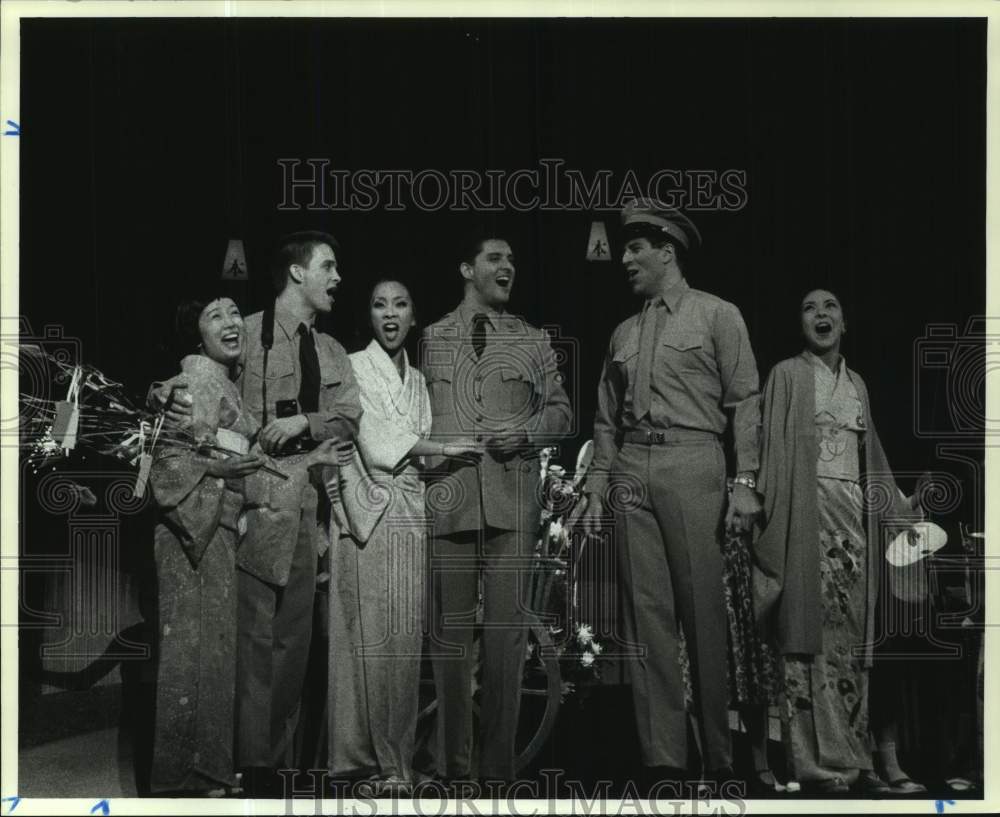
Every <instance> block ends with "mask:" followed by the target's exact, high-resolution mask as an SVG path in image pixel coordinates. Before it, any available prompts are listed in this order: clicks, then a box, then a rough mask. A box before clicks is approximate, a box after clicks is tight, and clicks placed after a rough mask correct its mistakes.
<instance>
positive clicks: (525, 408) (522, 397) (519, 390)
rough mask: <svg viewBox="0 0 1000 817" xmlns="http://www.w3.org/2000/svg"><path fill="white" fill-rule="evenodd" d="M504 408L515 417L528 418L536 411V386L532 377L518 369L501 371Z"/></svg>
mask: <svg viewBox="0 0 1000 817" xmlns="http://www.w3.org/2000/svg"><path fill="white" fill-rule="evenodd" d="M500 382H501V383H502V384H503V400H502V404H503V408H504V409H505V410H506V411H508V412H510V414H511V415H512V416H513V417H527V416H528V415H530V414H531V413H532V411H533V410H534V397H535V386H534V383H533V382H532V379H531V377H530V375H528V374H527V373H526V372H522V371H518V370H516V369H501V370H500Z"/></svg>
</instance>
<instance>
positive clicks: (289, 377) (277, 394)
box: [243, 353, 299, 416]
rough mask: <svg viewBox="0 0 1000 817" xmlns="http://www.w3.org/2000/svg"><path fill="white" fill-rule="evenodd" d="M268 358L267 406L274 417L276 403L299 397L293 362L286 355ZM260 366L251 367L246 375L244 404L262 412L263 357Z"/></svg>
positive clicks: (274, 355) (271, 355)
mask: <svg viewBox="0 0 1000 817" xmlns="http://www.w3.org/2000/svg"><path fill="white" fill-rule="evenodd" d="M267 357H268V359H267V384H266V386H267V404H268V407H269V410H270V411H271V412H272V416H273V411H274V404H275V403H276V402H278V401H279V400H293V399H296V398H298V396H299V395H298V389H297V388H296V386H295V366H294V365H293V363H292V361H291V360H290V359H289V358H287V357H285V356H284V355H276V354H273V353H272V354H269V355H268V356H267ZM260 364H261V367H260V368H258V367H256V366H250V367H249V368H248V369H247V371H246V373H245V374H244V378H245V380H246V383H245V384H244V389H243V396H244V402H245V403H246V404H247V405H249V406H250V408H251V409H252V410H255V411H260V408H261V406H263V405H264V388H265V384H264V377H263V374H264V369H263V356H261V358H260Z"/></svg>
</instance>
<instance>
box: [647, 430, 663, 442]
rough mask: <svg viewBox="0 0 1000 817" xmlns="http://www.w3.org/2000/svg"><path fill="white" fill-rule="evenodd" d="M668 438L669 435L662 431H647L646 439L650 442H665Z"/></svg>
mask: <svg viewBox="0 0 1000 817" xmlns="http://www.w3.org/2000/svg"><path fill="white" fill-rule="evenodd" d="M666 439H667V435H666V434H664V433H663V432H662V431H647V432H646V441H647V442H650V443H663V442H665V441H666Z"/></svg>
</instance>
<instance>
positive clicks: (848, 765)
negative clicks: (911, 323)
mask: <svg viewBox="0 0 1000 817" xmlns="http://www.w3.org/2000/svg"><path fill="white" fill-rule="evenodd" d="M801 321H802V332H803V335H804V336H805V341H806V349H805V350H804V351H803V352H802V353H801V354H799V355H798V356H796V357H794V358H790V359H788V360H784V361H782V362H781V363H779V364H778V365H777V366H775V367H774V369H773V371H772V372H771V374H770V376H769V378H768V381H767V383H766V385H765V388H764V398H763V406H762V417H763V422H762V426H761V467H760V478H759V480H758V490H760V492H761V493H762V494H763V496H764V514H763V519H762V522H761V530H760V533H759V536H758V537H757V539H756V542H755V544H754V549H753V558H754V566H753V572H754V577H753V583H754V596H755V608H756V613H757V620H758V622H760V623H761V624H762V626H764V627H765V628H766V629H767V631H768V633H769V635H770V636H771V637H772V638H773V640H774V643H775V645H776V647H777V650H778V652H779V654H780V656H781V661H780V669H779V673H780V675H781V681H782V683H783V685H784V692H783V703H782V706H781V714H782V725H783V732H784V741H785V750H786V754H787V756H788V758H789V761H790V767H791V771H792V774H793V776H794V777H795V779H797V780H798V781H799V782H800V783H801V784H802V786H803V789H805V790H807V791H812V792H814V793H820V794H830V793H843V792H846V791H848V790H849V787H850V786H852V785H853V786H855V787H856V788H857V789H859V790H860V791H861V792H863V793H868V794H874V793H884V792H886V791H887V787H886V785H885V784H884V783H882V782H881V781H880V780H879V779H878V777H877V776H876V775H874V773H873V772H872V762H871V748H872V747H871V741H870V734H869V726H868V676H869V668H870V666H871V647H872V645H873V643H874V618H875V604H876V600H877V596H878V588H879V577H880V573H881V569H882V568H881V564H882V561H883V547H882V542H883V541H884V536H885V534H886V533H887V532H889V531H888V526H891V525H893V524H894V525H896V526H897V528H896V529H897V530H900V529H905V528H906V527H908V526H909V523H910V522H911V521H912V520H913V518H914V517H915V516H916V515H917V514H916V513H915V511H914V509H913V508H912V507H911V505H910V504H909V503H908V502H906V501H904V500H903V499H902V494H901V493H900V492H899V491H898V490H897V488H896V484H895V480H894V479H893V476H892V472H891V470H890V469H889V465H888V462H887V461H886V457H885V453H884V452H883V450H882V446H881V443H880V442H879V438H878V435H877V434H876V433H875V428H874V426H873V425H872V419H871V411H870V407H869V401H868V392H867V389H866V388H865V384H864V381H862V379H861V378H860V376H859V375H858V374H857V373H856V372H854V371H852V370H850V369H848V368H847V365H846V364H845V362H844V358H843V357H842V356H841V354H840V341H841V336H842V335H843V334H844V319H843V313H842V310H841V306H840V302H839V301H838V299H837V297H836V296H835V295H834V294H833V293H831V292H828V291H826V290H814V291H812V292H810V293H808V294H807V295H806V296H805V298H803V300H802V303H801Z"/></svg>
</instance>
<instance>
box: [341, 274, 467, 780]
mask: <svg viewBox="0 0 1000 817" xmlns="http://www.w3.org/2000/svg"><path fill="white" fill-rule="evenodd" d="M369 320H370V323H371V329H372V334H373V338H372V341H371V342H370V343H369V344H368V346H367V347H366V348H365V349H363V350H362V351H360V352H355V353H354V354H352V355H351V365H352V367H353V369H354V376H355V377H356V378H357V381H358V386H359V387H360V389H361V405H362V408H363V409H364V414H363V415H362V417H361V426H360V430H359V433H358V439H357V443H358V451H359V453H360V457H361V459H362V461H363V463H364V466H365V467H366V469H367V472H368V473H369V474H370V476H371V480H372V481H373V482H374V484H375V486H376V488H375V490H372V489H371V486H370V485H369V486H368V490H367V493H368V494H369V497H368V499H369V500H372V501H370V502H369V506H368V512H369V515H370V518H369V519H367V520H366V521H365V522H362V523H361V524H357V520H356V519H355V520H350V522H351V535H345V536H342V537H341V539H340V542H339V544H338V546H337V547H336V548H335V549H334V551H333V552H332V554H331V573H332V576H333V579H332V582H333V586H332V587H331V596H330V599H331V601H330V667H329V679H330V680H329V685H330V693H329V694H330V710H329V711H330V724H329V735H330V771H331V773H332V774H333V775H334V776H336V777H357V776H359V775H366V776H370V779H369V781H367V787H368V789H369V791H370V792H372V793H374V794H376V795H378V794H383V793H386V792H387V791H390V790H397V791H400V790H406V789H407V788H409V787H410V786H411V785H412V769H411V764H412V761H413V752H414V739H415V733H416V725H417V713H418V692H419V680H420V655H421V649H422V643H423V629H424V615H425V606H426V587H425V585H426V578H425V561H426V541H427V519H426V511H425V508H424V485H423V483H422V481H421V476H420V472H421V462H420V458H421V457H422V456H424V455H432V454H433V455H438V456H449V457H466V456H478V455H479V453H480V452H479V449H478V447H477V446H476V445H475V444H474V443H473V442H472V441H471V440H464V439H462V440H459V439H454V440H449V441H448V442H445V443H442V442H435V441H432V440H430V439H429V435H430V432H431V406H430V397H429V396H428V393H427V386H426V384H425V382H424V378H423V375H422V374H421V373H420V372H419V371H417V370H416V369H415V368H413V367H412V366H411V365H410V361H409V358H408V356H407V354H406V349H405V348H404V344H405V341H406V337H407V335H408V334H409V332H410V330H411V329H412V328H413V326H414V324H415V312H414V307H413V300H412V298H411V297H410V293H409V291H408V290H407V288H406V287H405V286H404V285H403V284H402V283H400V282H398V281H395V280H382V281H380V282H378V283H377V284H376V285H375V287H374V289H373V290H372V293H371V297H370V299H369ZM356 487H357V486H351V485H348V486H347V487H346V488H342V491H345V490H346V491H350V490H352V489H356ZM379 497H380V498H381V501H379ZM348 504H349V503H348V500H347V499H345V501H344V505H345V506H347V505H348ZM358 504H361V505H364V504H365V503H364V502H360V503H358ZM356 515H357V514H356Z"/></svg>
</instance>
